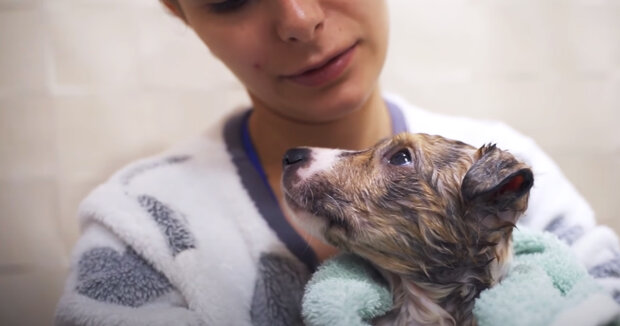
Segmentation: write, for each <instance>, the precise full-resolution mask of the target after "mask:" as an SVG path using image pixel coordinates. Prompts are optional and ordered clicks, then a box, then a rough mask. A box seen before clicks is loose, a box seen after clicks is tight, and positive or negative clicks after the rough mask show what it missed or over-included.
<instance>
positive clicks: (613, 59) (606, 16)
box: [566, 3, 620, 73]
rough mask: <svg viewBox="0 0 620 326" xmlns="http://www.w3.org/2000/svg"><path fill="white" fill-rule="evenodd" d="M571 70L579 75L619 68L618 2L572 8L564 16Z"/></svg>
mask: <svg viewBox="0 0 620 326" xmlns="http://www.w3.org/2000/svg"><path fill="white" fill-rule="evenodd" d="M566 29H567V32H568V33H569V34H568V35H570V39H569V40H568V43H569V44H570V48H569V50H570V55H571V56H572V57H573V60H572V62H571V64H572V67H567V68H568V69H572V70H575V71H578V72H582V73H597V72H598V73H609V72H610V70H612V69H613V68H614V67H618V66H620V3H616V4H615V5H612V4H607V5H598V6H593V5H587V4H581V5H574V6H572V7H571V11H570V13H569V16H568V21H567V26H566Z"/></svg>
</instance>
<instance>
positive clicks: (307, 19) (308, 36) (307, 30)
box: [274, 0, 325, 43]
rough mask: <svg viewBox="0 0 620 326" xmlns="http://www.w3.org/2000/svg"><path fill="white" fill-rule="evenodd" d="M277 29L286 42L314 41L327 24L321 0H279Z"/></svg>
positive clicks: (277, 3) (277, 2)
mask: <svg viewBox="0 0 620 326" xmlns="http://www.w3.org/2000/svg"><path fill="white" fill-rule="evenodd" d="M274 3H276V6H278V7H279V8H278V11H277V16H276V17H275V19H276V24H277V26H276V29H277V33H278V36H279V37H280V39H282V40H283V41H285V42H292V43H296V42H308V41H312V40H313V39H314V38H315V37H316V34H317V32H318V31H320V30H321V29H322V28H323V24H324V23H325V13H324V12H323V8H322V7H321V4H320V0H278V1H274Z"/></svg>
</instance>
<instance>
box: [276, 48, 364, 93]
mask: <svg viewBox="0 0 620 326" xmlns="http://www.w3.org/2000/svg"><path fill="white" fill-rule="evenodd" d="M356 48H357V43H355V44H353V46H351V47H349V48H348V49H346V50H344V51H343V52H341V53H339V54H337V55H336V56H335V57H333V58H331V59H329V60H328V61H327V62H325V63H323V64H321V65H319V66H318V67H316V68H310V69H307V70H305V71H303V72H301V73H298V74H294V75H289V76H285V78H286V79H288V80H291V81H293V82H295V83H297V84H300V85H303V86H309V87H316V86H321V85H324V84H326V83H328V82H330V81H333V80H335V79H336V78H338V77H339V76H340V75H341V74H342V73H343V72H344V70H345V69H346V68H347V67H348V66H349V63H351V59H353V55H354V54H355V49H356Z"/></svg>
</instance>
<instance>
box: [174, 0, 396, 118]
mask: <svg viewBox="0 0 620 326" xmlns="http://www.w3.org/2000/svg"><path fill="white" fill-rule="evenodd" d="M179 4H180V8H181V10H182V12H183V15H184V17H185V20H186V22H187V23H188V24H189V25H190V26H191V27H192V28H193V29H194V30H195V31H196V33H197V34H198V36H199V37H200V38H201V39H202V40H203V42H204V43H205V44H206V45H207V47H208V48H209V49H210V51H211V52H212V53H213V54H214V55H215V56H216V57H218V58H219V59H220V60H222V62H223V63H224V64H225V65H226V66H228V68H229V69H230V70H231V71H232V72H233V73H234V74H235V75H236V76H237V77H238V78H239V79H240V80H241V82H242V83H243V84H244V85H245V87H246V88H247V89H248V92H249V94H250V96H251V98H252V100H253V101H254V102H255V103H256V104H259V105H261V106H263V107H265V108H268V109H270V110H273V111H275V113H276V114H279V115H283V116H285V117H287V118H291V119H295V120H301V121H305V122H325V121H330V120H333V119H337V118H339V117H341V116H343V115H345V114H347V113H348V112H351V110H354V109H356V108H359V107H360V106H361V105H362V104H363V103H364V102H365V101H366V100H367V99H368V97H369V96H370V95H371V93H372V92H373V91H374V90H375V89H376V87H377V82H378V78H379V74H380V72H381V69H382V66H383V62H384V60H385V55H386V49H387V39H388V35H387V34H388V19H387V8H386V3H385V0H357V1H351V0H179Z"/></svg>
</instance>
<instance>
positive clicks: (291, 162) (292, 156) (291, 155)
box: [282, 148, 310, 169]
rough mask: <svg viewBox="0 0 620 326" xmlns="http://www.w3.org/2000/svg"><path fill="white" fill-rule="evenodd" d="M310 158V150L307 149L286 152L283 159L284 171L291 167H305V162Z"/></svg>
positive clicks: (294, 149)
mask: <svg viewBox="0 0 620 326" xmlns="http://www.w3.org/2000/svg"><path fill="white" fill-rule="evenodd" d="M309 158H310V150H309V149H307V148H293V149H289V150H288V151H286V153H285V154H284V158H283V159H282V167H283V168H284V169H287V168H290V167H291V166H297V167H299V166H300V165H303V163H304V162H306V161H308V159H309Z"/></svg>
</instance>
